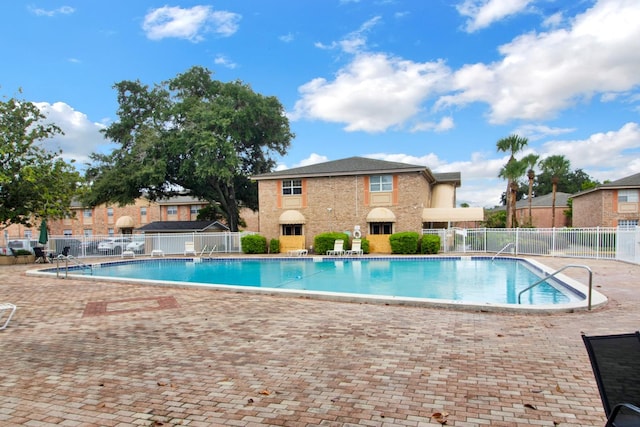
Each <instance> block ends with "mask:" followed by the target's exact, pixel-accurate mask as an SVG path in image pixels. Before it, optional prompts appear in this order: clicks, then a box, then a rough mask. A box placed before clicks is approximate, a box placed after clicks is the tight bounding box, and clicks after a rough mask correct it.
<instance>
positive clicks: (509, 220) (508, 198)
mask: <svg viewBox="0 0 640 427" xmlns="http://www.w3.org/2000/svg"><path fill="white" fill-rule="evenodd" d="M505 199H506V202H507V218H506V224H505V226H506V227H507V228H511V227H513V221H512V218H511V211H512V210H513V208H512V207H511V181H508V182H507V192H506V193H505Z"/></svg>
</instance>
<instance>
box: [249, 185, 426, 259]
mask: <svg viewBox="0 0 640 427" xmlns="http://www.w3.org/2000/svg"><path fill="white" fill-rule="evenodd" d="M279 182H280V180H261V181H259V183H258V184H259V185H258V189H259V190H258V197H259V205H260V213H259V218H260V233H261V234H262V235H264V236H265V237H266V238H267V240H270V239H272V238H276V239H277V238H280V233H281V227H280V224H279V218H280V215H281V214H282V213H283V212H284V211H286V210H288V209H294V208H283V207H282V203H281V204H280V206H279V205H278V201H279V200H282V199H284V198H285V197H287V196H280V195H279V185H278V184H279ZM365 182H366V180H365V177H364V176H346V177H327V178H310V179H306V180H305V183H304V185H303V189H304V190H303V191H304V194H303V196H302V197H301V198H298V197H296V198H297V199H300V200H302V201H303V203H302V205H301V206H300V207H298V208H295V209H294V210H297V211H298V212H300V213H301V214H302V215H304V217H305V220H306V224H305V225H304V227H303V233H304V236H305V247H307V248H308V247H310V246H311V245H313V238H314V236H316V235H317V234H320V233H325V232H329V231H353V229H354V226H356V225H359V226H360V228H361V230H362V235H363V237H366V235H367V234H368V231H369V228H368V223H367V221H366V218H367V215H368V214H369V212H370V211H371V210H372V209H373V208H375V207H385V208H387V209H389V210H390V211H392V212H393V213H394V214H395V216H396V222H395V224H394V230H393V231H394V232H398V231H420V230H421V228H422V208H423V207H426V201H427V200H429V199H430V194H429V192H430V189H429V185H428V183H427V182H426V180H425V179H424V177H423V176H422V175H420V174H418V173H410V174H399V175H398V176H397V185H398V191H397V202H396V203H395V204H394V203H390V204H388V205H386V206H378V205H371V204H366V200H365V199H366V195H365ZM281 198H282V199H281Z"/></svg>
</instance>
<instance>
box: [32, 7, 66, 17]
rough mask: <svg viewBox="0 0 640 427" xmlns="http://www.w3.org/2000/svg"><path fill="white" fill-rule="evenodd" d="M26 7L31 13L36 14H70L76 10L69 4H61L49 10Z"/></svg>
mask: <svg viewBox="0 0 640 427" xmlns="http://www.w3.org/2000/svg"><path fill="white" fill-rule="evenodd" d="M28 9H29V11H30V12H31V13H33V14H35V15H38V16H55V15H70V14H72V13H73V12H75V11H76V10H75V9H74V8H72V7H71V6H61V7H59V8H56V9H50V10H46V9H41V8H37V7H33V6H29V7H28Z"/></svg>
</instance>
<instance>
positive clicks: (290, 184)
mask: <svg viewBox="0 0 640 427" xmlns="http://www.w3.org/2000/svg"><path fill="white" fill-rule="evenodd" d="M282 194H283V195H284V196H288V195H291V194H302V180H301V179H283V180H282Z"/></svg>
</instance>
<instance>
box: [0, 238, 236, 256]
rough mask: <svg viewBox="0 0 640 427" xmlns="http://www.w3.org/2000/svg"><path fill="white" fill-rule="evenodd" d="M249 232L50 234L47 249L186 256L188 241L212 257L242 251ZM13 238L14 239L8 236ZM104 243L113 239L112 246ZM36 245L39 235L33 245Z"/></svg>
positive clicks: (198, 251) (78, 253)
mask: <svg viewBox="0 0 640 427" xmlns="http://www.w3.org/2000/svg"><path fill="white" fill-rule="evenodd" d="M245 234H247V233H231V232H227V233H166V234H133V235H131V234H130V235H122V234H118V235H113V236H108V235H104V236H49V241H48V242H47V245H46V249H47V250H48V251H49V253H51V254H54V255H56V254H60V253H62V251H63V249H64V248H65V247H69V254H70V255H73V256H74V257H76V258H84V257H95V256H113V255H117V256H120V255H121V254H122V252H124V251H126V250H130V251H133V252H135V253H136V254H139V255H151V253H152V251H161V252H158V253H162V254H164V255H183V254H184V253H185V243H186V242H193V243H194V249H195V252H196V255H202V256H205V255H206V256H209V255H211V256H213V255H215V254H220V253H241V252H242V246H241V243H240V238H241V237H242V236H243V235H245ZM9 240H11V239H9ZM101 242H110V244H109V245H106V244H102V245H101ZM35 244H37V238H36V240H34V245H35Z"/></svg>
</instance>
